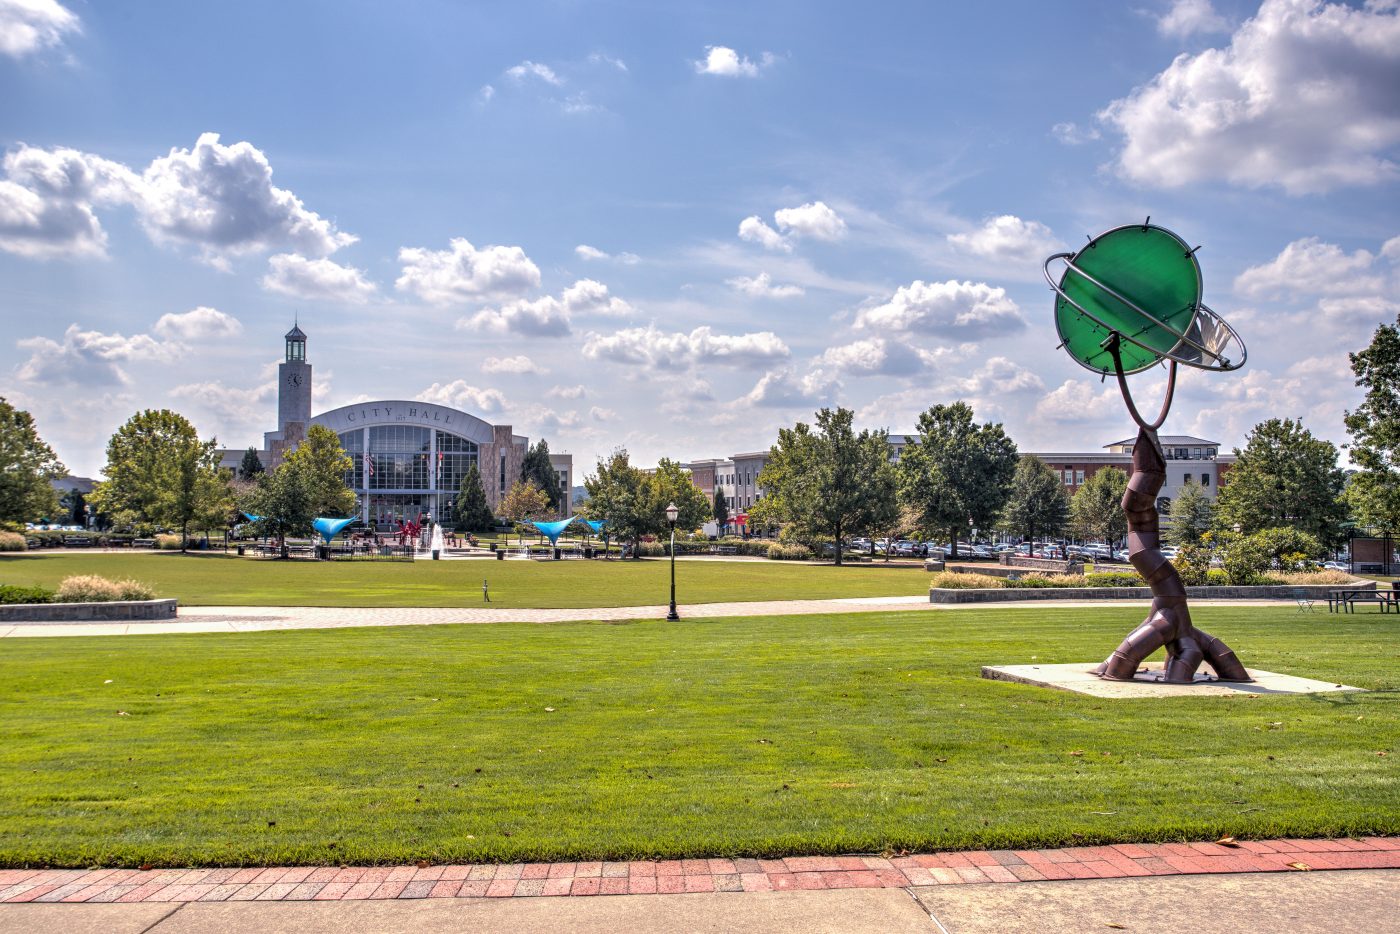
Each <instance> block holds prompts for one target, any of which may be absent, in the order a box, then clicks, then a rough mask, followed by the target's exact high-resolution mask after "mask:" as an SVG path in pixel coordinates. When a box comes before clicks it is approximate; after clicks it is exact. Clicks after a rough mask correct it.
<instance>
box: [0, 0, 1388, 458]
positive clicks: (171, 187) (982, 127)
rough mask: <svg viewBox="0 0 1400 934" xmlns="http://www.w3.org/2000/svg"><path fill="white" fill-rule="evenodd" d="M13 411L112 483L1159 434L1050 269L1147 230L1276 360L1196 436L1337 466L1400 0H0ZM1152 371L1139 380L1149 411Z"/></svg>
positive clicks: (1382, 196) (0, 308)
mask: <svg viewBox="0 0 1400 934" xmlns="http://www.w3.org/2000/svg"><path fill="white" fill-rule="evenodd" d="M0 152H3V164H0V323H2V324H3V329H2V330H0V396H4V397H5V398H7V399H8V400H9V401H10V402H11V403H12V404H14V405H16V406H18V407H20V408H23V409H27V410H28V411H30V412H32V413H33V415H34V417H35V419H36V422H37V425H38V428H39V431H40V433H41V434H42V435H43V436H44V438H45V439H46V440H48V441H49V442H50V444H52V445H53V447H54V448H55V449H56V451H57V453H58V454H59V456H60V458H61V459H62V460H63V461H64V462H65V463H66V464H67V465H68V467H69V468H70V469H71V470H72V471H73V472H74V473H77V474H81V475H96V474H97V473H98V472H99V471H100V470H101V467H102V464H103V462H104V460H105V458H104V449H105V445H106V442H107V439H108V437H109V436H110V435H111V433H112V431H113V430H115V429H116V427H117V426H118V425H120V424H121V423H122V422H123V421H125V420H126V419H127V418H128V417H129V416H130V415H131V414H133V413H134V412H136V411H138V410H141V409H144V408H172V409H175V410H177V411H179V412H181V413H183V414H184V415H185V416H187V417H188V418H190V419H191V421H193V422H194V424H195V425H196V426H197V427H198V429H199V430H200V432H201V434H202V435H203V436H205V437H209V436H214V437H216V438H217V439H218V441H219V443H220V445H221V446H227V447H245V446H247V445H250V444H258V445H260V444H261V438H262V432H264V431H268V430H272V429H275V428H276V424H275V422H276V364H277V362H279V361H280V359H281V358H282V353H283V346H282V335H283V334H284V333H285V332H286V331H287V330H288V329H289V328H290V327H291V325H292V323H293V321H294V320H296V321H299V323H300V326H301V327H302V329H303V330H304V331H306V333H307V334H308V335H309V340H308V359H309V360H310V362H311V363H312V364H313V365H314V367H315V400H316V401H315V410H316V411H324V410H327V409H330V408H334V407H336V406H340V405H344V404H348V403H351V402H356V401H366V400H371V399H386V398H389V399H392V398H414V399H420V400H425V401H432V402H437V403H441V404H445V405H451V406H455V407H457V408H461V409H464V410H466V411H468V412H471V413H473V414H475V415H479V416H480V417H482V418H484V419H486V420H487V421H489V422H492V423H495V424H511V425H513V426H514V428H515V431H516V433H517V434H522V435H526V436H528V437H530V438H531V439H536V438H539V437H544V438H545V439H547V440H548V442H549V445H550V449H551V451H554V452H568V453H571V454H573V456H574V463H575V469H576V471H577V472H578V474H579V475H580V476H582V475H583V474H585V473H588V472H590V470H591V467H592V465H593V464H594V463H595V461H596V460H597V459H598V458H599V457H602V456H606V455H608V454H609V453H610V452H612V451H613V450H614V449H616V448H619V447H621V448H626V449H627V450H628V451H629V452H630V453H631V455H632V459H633V462H634V463H638V464H641V465H647V464H652V463H655V462H656V460H657V459H658V458H660V457H671V458H674V459H678V460H683V461H685V460H691V459H700V458H707V457H725V456H728V455H730V454H734V453H738V452H746V451H754V450H761V449H765V448H767V447H768V446H769V445H770V444H772V443H773V441H774V440H775V438H776V433H777V429H778V428H779V427H782V426H789V425H792V424H793V423H794V422H796V421H798V420H807V421H810V420H811V418H812V414H813V412H814V411H815V410H816V409H818V408H820V407H822V406H826V405H842V406H846V407H848V408H851V409H854V410H855V412H856V416H857V424H858V425H859V426H861V427H869V428H886V429H889V430H890V431H892V432H895V433H904V432H911V431H913V430H914V429H915V427H916V424H917V419H918V415H919V413H920V412H922V411H924V410H926V409H927V408H929V407H930V406H932V405H934V404H937V403H946V402H951V401H953V400H956V399H963V400H966V401H967V402H969V403H970V404H971V405H972V406H973V409H974V411H975V412H976V415H977V417H978V418H979V420H995V421H1000V422H1002V423H1004V425H1005V427H1006V430H1007V431H1008V433H1009V434H1010V435H1011V436H1012V438H1013V439H1014V440H1015V441H1016V442H1017V443H1018V445H1019V446H1020V448H1021V450H1023V451H1036V450H1041V451H1071V450H1087V451H1092V450H1095V449H1098V448H1099V447H1100V446H1101V445H1104V444H1107V443H1109V442H1112V441H1116V440H1119V439H1121V438H1124V437H1127V436H1129V435H1131V434H1132V433H1133V432H1132V430H1131V422H1130V421H1129V419H1128V416H1127V415H1126V412H1125V410H1124V408H1123V405H1122V402H1121V400H1120V399H1119V397H1118V394H1117V391H1116V389H1115V387H1114V386H1113V385H1112V384H1111V383H1109V384H1103V383H1101V382H1100V380H1099V378H1098V376H1097V375H1096V374H1094V373H1091V372H1089V371H1087V370H1084V369H1081V368H1079V367H1078V366H1077V365H1076V364H1075V363H1074V362H1073V361H1072V360H1070V359H1069V357H1068V356H1067V355H1065V354H1064V353H1063V352H1062V351H1057V350H1056V344H1057V343H1058V339H1057V337H1056V335H1055V329H1054V323H1053V316H1052V311H1053V301H1052V299H1053V293H1052V292H1051V291H1050V289H1049V287H1048V285H1047V284H1046V282H1045V280H1044V276H1043V273H1042V263H1043V261H1044V258H1045V257H1046V256H1047V255H1049V254H1050V253H1053V252H1057V251H1060V250H1065V249H1077V248H1078V247H1079V246H1081V245H1082V244H1084V243H1085V242H1086V241H1087V238H1088V237H1089V236H1092V235H1096V234H1098V233H1100V232H1102V231H1104V230H1106V229H1109V228H1112V227H1116V226H1119V225H1123V224H1130V223H1137V222H1141V221H1142V220H1143V219H1144V218H1146V217H1148V216H1151V218H1152V220H1153V222H1154V223H1159V224H1161V225H1163V226H1165V227H1168V228H1170V229H1172V230H1174V231H1176V232H1178V233H1179V234H1180V235H1181V236H1182V237H1183V238H1184V239H1186V240H1187V241H1189V242H1190V243H1191V244H1192V245H1193V246H1194V245H1196V244H1200V245H1201V250H1200V251H1199V252H1198V253H1197V254H1196V255H1197V257H1198V258H1199V260H1200V263H1201V267H1202V271H1203V276H1204V301H1205V303H1206V304H1208V305H1209V306H1211V307H1212V308H1213V309H1215V310H1216V311H1217V312H1219V313H1220V314H1221V315H1223V316H1224V317H1225V318H1226V320H1228V321H1229V322H1230V323H1231V324H1232V325H1234V326H1235V327H1236V328H1237V329H1238V330H1239V331H1240V333H1241V335H1242V336H1243V338H1244V340H1245V343H1246V344H1247V345H1248V348H1249V360H1248V363H1247V365H1246V366H1245V367H1244V368H1243V369H1241V370H1239V371H1236V372H1232V373H1207V372H1202V371H1198V370H1188V371H1185V372H1184V373H1183V375H1182V377H1181V379H1180V381H1179V388H1178V392H1177V399H1176V403H1175V406H1174V408H1173V410H1172V414H1171V417H1170V419H1169V420H1168V422H1167V424H1166V426H1165V427H1164V428H1163V431H1164V432H1169V433H1184V434H1195V435H1200V436H1203V437H1206V438H1208V439H1210V440H1215V441H1219V442H1221V443H1222V444H1223V445H1224V446H1225V448H1227V449H1228V448H1230V447H1233V446H1242V445H1243V444H1244V442H1245V438H1246V435H1247V433H1248V432H1249V430H1250V428H1251V427H1252V426H1253V425H1255V424H1257V423H1258V422H1260V421H1262V420H1264V419H1266V418H1271V417H1294V418H1301V419H1302V420H1303V422H1304V424H1305V425H1306V426H1307V427H1308V428H1309V429H1311V430H1312V431H1313V432H1314V433H1315V434H1316V435H1318V436H1321V437H1324V438H1328V439H1330V440H1332V441H1334V442H1337V443H1338V444H1339V445H1340V444H1342V443H1343V442H1345V440H1346V435H1345V431H1344V428H1343V425H1342V415H1343V412H1344V411H1345V410H1346V409H1348V408H1352V407H1355V405H1356V404H1357V402H1358V401H1359V398H1360V396H1359V394H1358V392H1357V390H1356V388H1355V386H1354V384H1353V379H1352V376H1351V373H1350V369H1349V366H1348V362H1347V356H1346V354H1347V352H1348V351H1355V350H1359V349H1361V348H1362V347H1364V346H1366V344H1367V343H1368V342H1369V340H1370V337H1371V335H1372V333H1373V332H1374V331H1375V329H1376V327H1377V326H1378V325H1379V324H1381V323H1385V322H1391V321H1394V320H1395V319H1396V316H1397V312H1400V210H1397V209H1398V208H1400V164H1398V159H1397V157H1398V156H1400V4H1397V2H1395V0H1372V2H1368V3H1363V4H1351V5H1343V4H1324V3H1322V2H1318V0H1265V2H1263V3H1262V5H1256V4H1254V3H1246V2H1230V0H1139V2H1137V3H1134V4H1104V3H1085V2H1074V0H1068V2H1061V3H1054V4H1049V3H1044V2H1034V3H1032V2H1025V3H985V4H942V3H939V4H933V3H927V2H871V3H863V4H852V3H844V2H843V3H836V2H811V0H801V2H798V0H792V2H783V0H778V2H766V3H752V2H749V3H729V2H705V0H698V2H689V3H685V4H671V3H656V2H642V0H637V2H589V3H583V2H570V0H558V2H525V0H522V2H515V3H510V4H484V3H474V4H467V3H449V2H445V0H443V2H423V0H401V2H397V3H392V4H386V3H382V2H373V3H371V2H355V0H336V2H329V0H327V2H309V0H308V2H293V3H289V2H285V0H283V2H275V3H274V2H260V0H245V2H241V3H237V4H223V3H220V4H213V3H189V2H162V0H143V2H142V3H139V4H135V3H113V2H102V0H86V2H84V0H0ZM1161 374H1162V371H1161V370H1160V369H1159V370H1154V371H1152V372H1150V373H1148V374H1144V375H1142V376H1139V377H1135V378H1134V392H1135V394H1136V395H1138V396H1139V398H1140V399H1142V400H1144V401H1143V403H1142V404H1143V407H1144V408H1153V409H1155V403H1154V402H1153V401H1152V399H1153V398H1154V397H1155V396H1156V394H1157V393H1158V392H1159V391H1160V383H1161Z"/></svg>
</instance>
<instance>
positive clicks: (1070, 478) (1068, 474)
mask: <svg viewBox="0 0 1400 934" xmlns="http://www.w3.org/2000/svg"><path fill="white" fill-rule="evenodd" d="M1061 475H1062V476H1063V477H1064V481H1065V486H1069V485H1070V484H1072V483H1073V482H1074V471H1073V470H1065V471H1062V472H1061Z"/></svg>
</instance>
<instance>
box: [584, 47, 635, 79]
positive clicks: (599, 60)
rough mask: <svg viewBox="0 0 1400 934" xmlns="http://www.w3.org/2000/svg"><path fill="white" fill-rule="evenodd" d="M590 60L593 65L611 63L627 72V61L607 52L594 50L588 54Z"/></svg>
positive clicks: (621, 70) (619, 69)
mask: <svg viewBox="0 0 1400 934" xmlns="http://www.w3.org/2000/svg"><path fill="white" fill-rule="evenodd" d="M588 61H589V63H590V64H593V65H610V66H612V67H613V68H615V69H617V70H618V71H620V72H623V73H624V74H625V73H626V72H627V63H626V62H624V61H623V60H622V59H620V58H614V57H613V56H611V55H608V54H607V53H605V52H593V53H591V54H590V55H589V56H588Z"/></svg>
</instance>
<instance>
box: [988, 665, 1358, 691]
mask: <svg viewBox="0 0 1400 934" xmlns="http://www.w3.org/2000/svg"><path fill="white" fill-rule="evenodd" d="M1098 664H1099V663H1098V662H1074V663H1071V664H1068V665H988V666H984V667H983V668H982V677H984V678H989V679H991V680H993V681H1010V682H1014V683H1017V684H1028V685H1033V686H1035V687H1045V688H1054V689H1056V690H1060V691H1074V692H1075V693H1076V694H1087V695H1089V696H1090V697H1110V698H1158V697H1228V696H1244V695H1266V694H1324V693H1331V692H1343V691H1361V690H1363V688H1357V687H1351V686H1350V685H1346V684H1338V683H1337V682H1335V681H1319V680H1316V679H1314V678H1300V677H1297V676H1296V675H1283V674H1278V673H1276V672H1272V671H1262V670H1260V669H1257V668H1250V669H1249V676H1250V677H1251V678H1253V679H1254V680H1253V681H1250V682H1235V681H1219V680H1216V679H1215V678H1211V677H1209V676H1206V675H1199V674H1198V675H1197V676H1196V680H1195V682H1193V683H1191V684H1174V683H1171V682H1166V681H1162V680H1160V679H1161V677H1162V671H1163V666H1162V663H1161V662H1151V663H1148V664H1146V665H1143V666H1142V667H1141V668H1140V669H1139V670H1138V674H1137V677H1136V678H1135V679H1133V680H1132V681H1107V680H1104V679H1102V678H1099V677H1098V676H1096V675H1095V674H1094V669H1095V668H1096V667H1098Z"/></svg>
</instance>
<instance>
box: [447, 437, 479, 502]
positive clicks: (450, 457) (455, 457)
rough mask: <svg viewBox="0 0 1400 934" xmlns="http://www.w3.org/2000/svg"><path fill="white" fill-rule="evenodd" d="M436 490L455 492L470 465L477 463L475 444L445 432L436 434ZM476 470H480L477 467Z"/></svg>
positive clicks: (460, 485) (459, 487)
mask: <svg viewBox="0 0 1400 934" xmlns="http://www.w3.org/2000/svg"><path fill="white" fill-rule="evenodd" d="M437 459H438V462H437V489H439V490H449V491H452V492H456V491H457V490H459V489H461V487H462V478H463V477H465V476H466V475H467V471H468V470H469V469H470V468H471V465H472V464H475V463H477V447H476V444H475V443H473V442H471V441H468V440H467V439H466V438H462V437H459V436H458V435H454V434H449V433H448V432H445V431H439V432H438V433H437ZM477 469H480V467H478V468H477Z"/></svg>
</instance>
